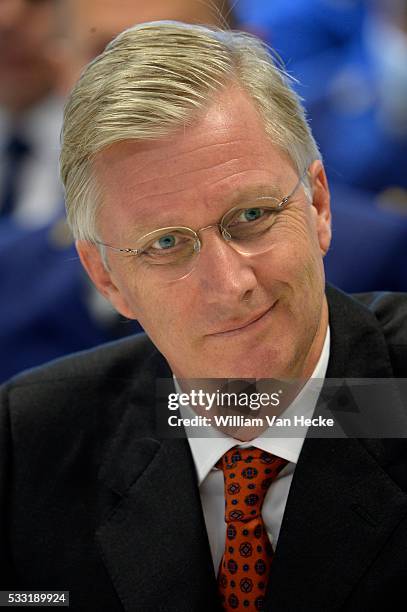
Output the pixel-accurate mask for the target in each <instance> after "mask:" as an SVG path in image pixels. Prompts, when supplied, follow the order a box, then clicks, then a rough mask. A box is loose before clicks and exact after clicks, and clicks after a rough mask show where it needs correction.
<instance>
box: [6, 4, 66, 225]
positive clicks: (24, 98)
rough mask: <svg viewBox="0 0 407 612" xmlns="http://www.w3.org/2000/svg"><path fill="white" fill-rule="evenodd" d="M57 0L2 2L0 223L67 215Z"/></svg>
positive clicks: (25, 222) (28, 222)
mask: <svg viewBox="0 0 407 612" xmlns="http://www.w3.org/2000/svg"><path fill="white" fill-rule="evenodd" d="M56 1H57V0H36V1H34V0H2V2H1V3H0V220H2V219H4V218H12V219H13V220H14V221H15V222H16V223H17V224H18V225H19V226H22V227H24V228H38V227H40V226H43V225H46V224H47V223H48V222H49V221H50V220H51V219H53V218H54V217H55V215H57V214H58V213H59V214H61V211H62V208H63V206H62V188H61V186H60V181H59V177H58V155H59V148H60V147H59V132H60V126H61V121H62V106H63V102H62V99H61V98H60V97H59V96H58V95H57V93H56V88H57V80H58V76H59V73H58V70H59V66H58V62H57V61H56V56H55V53H54V51H55V43H56V35H57V22H56V18H55V17H56V12H55V9H56V6H55V5H56Z"/></svg>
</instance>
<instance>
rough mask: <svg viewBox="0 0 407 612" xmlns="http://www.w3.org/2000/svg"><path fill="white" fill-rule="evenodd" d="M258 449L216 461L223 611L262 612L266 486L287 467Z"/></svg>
mask: <svg viewBox="0 0 407 612" xmlns="http://www.w3.org/2000/svg"><path fill="white" fill-rule="evenodd" d="M287 463H288V462H287V460H286V459H281V458H280V457H276V456H274V455H271V454H270V453H267V452H265V451H262V450H260V449H258V448H238V447H234V448H232V449H231V450H230V451H228V452H227V453H225V454H224V455H223V457H221V459H219V461H218V463H217V464H216V467H217V468H219V469H221V470H223V476H224V482H225V521H226V544H225V552H224V554H223V557H222V561H221V564H220V567H219V574H218V589H219V593H220V597H221V602H222V605H223V609H224V610H226V611H230V610H233V611H236V610H237V611H238V612H240V611H242V612H243V611H245V610H246V611H251V610H253V611H256V610H264V596H265V592H266V587H267V581H268V576H269V572H270V568H271V563H272V560H273V555H274V552H273V549H272V546H271V544H270V541H269V538H268V535H267V531H266V528H265V526H264V523H263V519H262V516H261V508H262V505H263V501H264V498H265V496H266V493H267V491H268V488H269V486H270V485H271V483H272V482H273V480H274V479H275V478H276V476H277V475H278V473H279V472H280V471H281V470H282V469H283V468H284V467H285V466H286V465H287Z"/></svg>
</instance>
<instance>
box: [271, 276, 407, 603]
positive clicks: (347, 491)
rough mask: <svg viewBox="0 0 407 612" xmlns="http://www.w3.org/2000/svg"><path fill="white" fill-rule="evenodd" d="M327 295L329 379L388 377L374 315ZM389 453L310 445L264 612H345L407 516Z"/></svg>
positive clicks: (371, 445) (351, 443)
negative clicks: (342, 610) (355, 590)
mask: <svg viewBox="0 0 407 612" xmlns="http://www.w3.org/2000/svg"><path fill="white" fill-rule="evenodd" d="M327 295H328V300H329V309H330V329H331V351H330V360H329V365H328V371H327V378H345V377H352V378H369V377H370V378H373V377H381V378H389V377H391V376H392V375H393V373H392V370H391V366H390V359H389V357H388V353H387V348H386V345H385V341H384V338H383V335H382V333H381V331H380V329H379V327H378V325H377V322H376V320H375V318H374V317H373V315H371V314H370V313H369V312H368V311H367V310H366V309H365V308H363V307H360V306H359V305H358V304H357V303H355V302H354V301H353V300H350V299H349V298H348V297H346V296H344V295H343V294H341V293H340V292H337V291H336V290H333V289H330V288H328V289H327ZM317 410H318V408H317ZM391 452H392V451H391V450H390V452H389V449H388V447H387V448H386V441H381V440H357V439H338V438H337V439H312V438H309V437H308V438H306V440H305V441H304V445H303V449H302V452H301V455H300V458H299V461H298V464H297V466H296V469H295V473H294V477H293V481H292V485H291V489H290V494H289V497H288V500H287V505H286V510H285V513H284V519H283V524H282V527H281V531H280V536H279V540H278V545H277V549H276V555H275V557H274V561H273V567H272V572H271V577H270V583H269V589H268V593H267V598H266V606H265V609H266V610H275V611H278V610H287V611H288V610H290V611H291V610H295V611H296V612H299V611H301V610H328V609H329V610H337V609H340V608H341V606H342V604H343V602H344V600H345V599H346V598H347V597H348V596H349V594H350V592H351V590H352V589H353V588H354V587H355V586H356V585H357V583H358V581H359V580H360V578H361V576H362V575H363V573H364V572H365V571H366V570H367V568H368V566H369V565H370V564H371V563H372V562H373V560H374V558H375V557H376V555H377V554H378V553H379V551H380V549H381V548H382V547H383V546H384V545H385V543H386V541H387V540H388V538H389V537H390V535H391V533H392V531H393V530H394V528H395V527H396V525H397V524H398V523H399V522H400V521H401V520H402V519H403V517H404V516H405V515H406V514H407V495H406V494H405V493H404V492H403V491H402V490H401V488H400V487H399V486H398V485H397V484H396V483H395V481H394V480H393V479H392V478H391V477H390V476H389V474H388V471H390V470H389V465H390V464H391ZM406 468H407V466H406Z"/></svg>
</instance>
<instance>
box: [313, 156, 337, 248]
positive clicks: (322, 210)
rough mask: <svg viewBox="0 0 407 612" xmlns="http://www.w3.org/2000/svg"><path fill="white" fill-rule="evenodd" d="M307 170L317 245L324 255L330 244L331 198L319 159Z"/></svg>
mask: <svg viewBox="0 0 407 612" xmlns="http://www.w3.org/2000/svg"><path fill="white" fill-rule="evenodd" d="M308 172H309V176H310V183H311V187H312V206H313V211H314V213H315V220H316V229H317V235H318V242H319V247H320V249H321V253H322V255H323V256H325V255H326V253H327V252H328V249H329V245H330V244H331V237H332V232H331V204H330V201H331V198H330V194H329V187H328V180H327V178H326V174H325V170H324V166H323V164H322V162H321V161H320V160H319V159H317V160H315V161H313V162H312V164H311V165H310V167H309V169H308Z"/></svg>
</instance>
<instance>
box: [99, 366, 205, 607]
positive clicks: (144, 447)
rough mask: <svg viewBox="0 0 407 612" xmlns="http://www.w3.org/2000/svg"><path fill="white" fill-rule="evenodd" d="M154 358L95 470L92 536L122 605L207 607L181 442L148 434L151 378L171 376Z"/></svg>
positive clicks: (152, 419)
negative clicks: (101, 486) (97, 504)
mask: <svg viewBox="0 0 407 612" xmlns="http://www.w3.org/2000/svg"><path fill="white" fill-rule="evenodd" d="M157 363H158V364H159V365H158V367H157ZM162 364H163V359H162V358H161V357H159V356H156V357H154V358H153V359H152V360H151V359H150V360H149V362H148V363H147V364H146V368H145V372H144V374H142V375H141V376H139V378H138V384H137V385H136V387H135V389H134V390H133V392H132V397H131V399H130V400H129V409H128V410H127V412H126V414H125V416H124V418H123V421H122V423H121V426H120V429H119V431H118V433H117V435H116V437H115V440H114V443H113V445H112V447H111V449H110V450H109V453H108V455H107V457H106V460H105V462H104V465H103V466H102V469H101V471H100V476H101V479H102V480H103V482H104V483H105V492H104V494H103V495H102V497H101V506H102V508H101V511H102V514H103V515H104V519H103V520H102V522H101V524H100V526H99V528H98V530H97V532H96V541H97V544H98V547H99V549H100V552H101V555H102V559H103V562H104V564H105V567H106V569H107V571H108V573H109V575H110V578H111V580H112V582H113V584H114V587H115V589H116V591H117V594H118V596H119V598H120V600H121V603H122V605H123V607H124V609H125V610H127V611H128V612H130V611H140V610H146V611H148V610H152V611H153V610H154V611H162V612H164V611H167V610H168V611H174V610H177V612H184V611H185V612H190V611H191V610H197V611H199V610H202V611H204V610H205V611H207V610H209V609H210V610H212V609H214V608H213V602H214V601H216V580H215V575H214V571H213V562H212V558H211V554H210V549H209V542H208V538H207V532H206V527H205V522H204V517H203V512H202V507H201V501H200V496H199V490H198V486H197V481H196V473H195V466H194V464H193V459H192V456H191V453H190V450H189V445H188V442H187V440H185V439H160V438H158V436H157V433H156V430H157V428H156V415H155V410H154V400H155V380H156V378H157V377H158V378H161V377H165V376H166V377H167V378H168V377H169V376H170V375H171V373H170V371H169V370H168V368H167V369H165V368H164V370H163V368H162ZM160 368H161V370H160Z"/></svg>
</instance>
